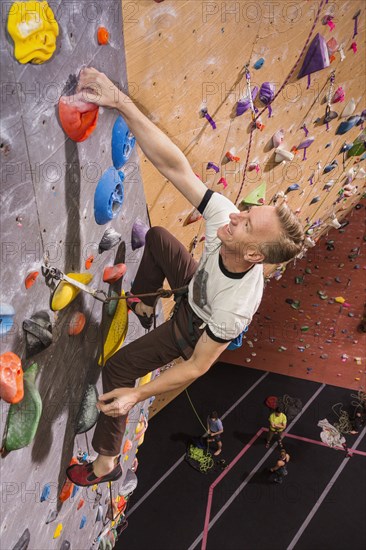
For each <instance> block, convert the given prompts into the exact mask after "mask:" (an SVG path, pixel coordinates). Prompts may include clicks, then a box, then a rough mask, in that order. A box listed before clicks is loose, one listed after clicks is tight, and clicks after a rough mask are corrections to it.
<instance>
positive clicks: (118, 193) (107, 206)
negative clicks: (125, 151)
mask: <svg viewBox="0 0 366 550" xmlns="http://www.w3.org/2000/svg"><path fill="white" fill-rule="evenodd" d="M124 179H125V177H124V174H123V172H119V171H118V170H116V169H115V168H114V167H113V166H112V167H111V168H108V170H106V171H105V172H104V174H103V175H102V177H101V178H100V180H99V182H98V185H97V188H96V190H95V194H94V217H95V221H96V222H97V224H98V225H103V224H105V223H107V222H109V221H110V220H113V218H115V217H116V216H117V214H118V212H119V211H120V209H121V207H122V204H123V198H124V189H123V181H124Z"/></svg>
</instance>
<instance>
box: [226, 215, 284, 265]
mask: <svg viewBox="0 0 366 550" xmlns="http://www.w3.org/2000/svg"><path fill="white" fill-rule="evenodd" d="M229 218H230V222H229V223H228V224H226V225H223V226H222V227H219V229H218V230H217V236H218V238H219V239H220V241H221V242H222V244H223V245H224V246H225V248H226V249H227V250H229V251H233V252H234V251H235V252H239V253H240V257H242V258H244V259H247V260H248V261H253V258H254V255H253V254H255V253H257V254H258V253H259V250H258V244H261V243H266V242H272V241H276V240H277V239H278V237H279V235H280V233H281V225H280V222H279V219H278V217H277V214H276V210H275V208H274V206H252V207H251V209H250V210H247V211H245V212H238V213H234V214H230V215H229ZM248 255H250V257H246V256H248ZM262 260H263V258H262ZM262 260H261V259H260V258H258V259H256V260H254V261H262Z"/></svg>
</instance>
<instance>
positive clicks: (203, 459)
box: [187, 445, 214, 474]
mask: <svg viewBox="0 0 366 550" xmlns="http://www.w3.org/2000/svg"><path fill="white" fill-rule="evenodd" d="M187 455H188V458H190V459H191V460H194V461H195V462H198V464H199V469H200V472H202V473H203V474H205V473H207V472H208V471H209V470H211V468H212V467H213V465H214V460H213V458H212V456H211V454H210V453H207V451H204V450H203V449H200V448H199V447H195V445H190V446H189V447H188V451H187Z"/></svg>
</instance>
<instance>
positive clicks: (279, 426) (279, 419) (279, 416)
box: [266, 407, 287, 449]
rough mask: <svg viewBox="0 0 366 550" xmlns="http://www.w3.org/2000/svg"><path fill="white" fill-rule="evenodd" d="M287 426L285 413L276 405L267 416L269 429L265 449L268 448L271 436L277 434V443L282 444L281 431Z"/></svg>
mask: <svg viewBox="0 0 366 550" xmlns="http://www.w3.org/2000/svg"><path fill="white" fill-rule="evenodd" d="M286 426H287V418H286V415H285V413H283V412H282V411H281V409H280V408H279V407H277V408H276V409H275V410H274V412H273V413H272V414H270V416H269V430H268V433H267V442H266V449H268V447H269V444H270V442H271V441H272V437H273V436H274V435H275V434H277V435H278V438H279V445H280V446H282V432H283V430H284V429H285V428H286Z"/></svg>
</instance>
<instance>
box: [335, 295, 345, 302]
mask: <svg viewBox="0 0 366 550" xmlns="http://www.w3.org/2000/svg"><path fill="white" fill-rule="evenodd" d="M334 301H335V302H337V303H338V304H344V302H345V301H346V300H345V299H344V298H342V296H337V298H334Z"/></svg>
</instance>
